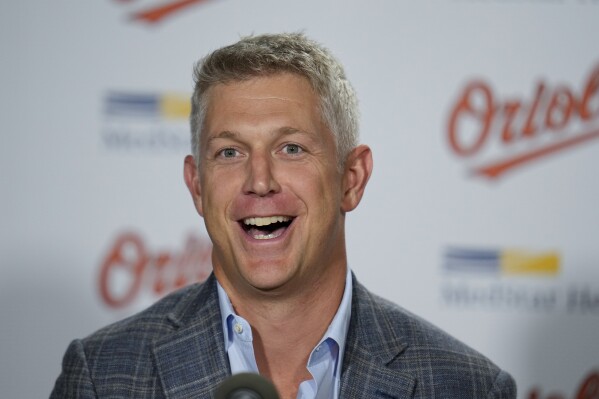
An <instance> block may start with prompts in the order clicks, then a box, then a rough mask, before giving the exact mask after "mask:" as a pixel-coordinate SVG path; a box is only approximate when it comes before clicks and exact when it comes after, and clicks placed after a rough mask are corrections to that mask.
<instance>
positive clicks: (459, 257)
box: [443, 247, 560, 276]
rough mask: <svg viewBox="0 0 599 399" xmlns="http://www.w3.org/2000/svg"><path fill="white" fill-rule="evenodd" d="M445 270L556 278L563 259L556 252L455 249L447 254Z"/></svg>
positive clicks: (445, 255) (446, 252)
mask: <svg viewBox="0 0 599 399" xmlns="http://www.w3.org/2000/svg"><path fill="white" fill-rule="evenodd" d="M443 268H444V269H445V270H446V271H449V272H464V273H492V274H501V275H546V276H554V275H557V274H558V273H559V271H560V256H559V253H558V252H556V251H546V252H532V251H525V250H519V249H503V250H487V249H472V248H455V247H453V248H449V249H447V250H446V251H445V253H444V263H443Z"/></svg>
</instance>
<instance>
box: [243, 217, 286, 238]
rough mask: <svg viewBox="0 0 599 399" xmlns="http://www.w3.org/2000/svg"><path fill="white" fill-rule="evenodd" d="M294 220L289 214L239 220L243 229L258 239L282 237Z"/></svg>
mask: <svg viewBox="0 0 599 399" xmlns="http://www.w3.org/2000/svg"><path fill="white" fill-rule="evenodd" d="M292 222H293V218H292V217H289V216H267V217H253V218H245V219H242V220H240V221H239V223H240V224H241V227H242V228H243V230H244V231H245V232H246V233H247V234H248V235H249V236H250V237H252V238H254V239H256V240H272V239H273V238H277V237H280V236H281V234H283V233H284V232H285V230H287V228H288V227H289V225H290V224H291V223H292Z"/></svg>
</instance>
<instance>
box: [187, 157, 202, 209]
mask: <svg viewBox="0 0 599 399" xmlns="http://www.w3.org/2000/svg"><path fill="white" fill-rule="evenodd" d="M183 177H184V178H185V184H186V185H187V189H188V190H189V193H190V194H191V198H192V199H193V203H194V205H195V207H196V209H197V211H198V213H199V214H200V216H202V217H203V216H204V210H203V208H202V195H201V194H202V193H201V191H200V172H199V171H198V168H197V167H196V163H195V160H194V159H193V156H191V155H187V156H186V157H185V161H184V162H183Z"/></svg>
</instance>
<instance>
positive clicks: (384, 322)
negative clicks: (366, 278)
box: [339, 276, 416, 399]
mask: <svg viewBox="0 0 599 399" xmlns="http://www.w3.org/2000/svg"><path fill="white" fill-rule="evenodd" d="M353 279H354V280H353V287H354V288H353V299H352V314H351V321H350V326H349V332H348V335H347V343H346V347H345V358H344V360H343V369H342V373H341V390H340V395H339V396H340V397H341V398H398V399H399V398H411V397H412V395H413V391H414V388H415V385H416V380H415V379H414V377H413V376H411V375H410V374H407V373H404V372H401V371H399V370H395V369H392V368H390V367H389V365H390V364H391V363H392V362H393V360H394V359H396V358H397V357H398V356H399V355H401V353H402V352H403V351H404V350H405V349H406V347H407V344H406V343H404V342H402V340H401V337H399V336H397V335H396V333H395V330H394V328H393V324H392V323H391V321H390V320H389V318H388V316H387V313H386V312H385V310H384V309H383V307H382V305H381V302H380V299H378V300H377V299H375V297H374V296H373V294H371V293H370V292H369V291H368V290H366V288H364V286H362V285H361V284H360V283H358V281H357V280H356V278H355V276H353Z"/></svg>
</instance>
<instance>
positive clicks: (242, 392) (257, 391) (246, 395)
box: [215, 373, 279, 399]
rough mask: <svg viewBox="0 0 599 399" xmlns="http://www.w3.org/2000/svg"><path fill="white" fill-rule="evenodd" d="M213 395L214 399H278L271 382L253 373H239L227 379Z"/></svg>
mask: <svg viewBox="0 0 599 399" xmlns="http://www.w3.org/2000/svg"><path fill="white" fill-rule="evenodd" d="M215 394H216V396H215V399H279V394H278V393H277V390H276V388H275V386H274V385H273V384H272V382H270V381H268V380H267V379H266V378H264V377H262V376H261V375H259V374H254V373H240V374H235V375H234V376H232V377H229V378H227V379H226V380H225V382H223V383H222V384H221V385H220V386H219V387H218V388H217V389H216V392H215Z"/></svg>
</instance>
